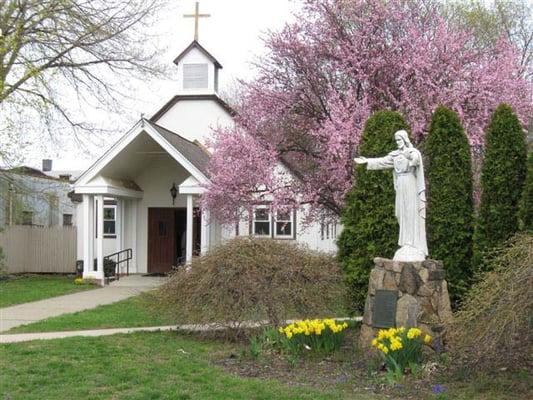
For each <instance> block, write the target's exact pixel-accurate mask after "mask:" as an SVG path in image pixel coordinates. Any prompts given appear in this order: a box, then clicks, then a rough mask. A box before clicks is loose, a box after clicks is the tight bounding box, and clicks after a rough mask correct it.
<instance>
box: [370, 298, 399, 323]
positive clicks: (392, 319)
mask: <svg viewBox="0 0 533 400" xmlns="http://www.w3.org/2000/svg"><path fill="white" fill-rule="evenodd" d="M397 301H398V291H397V290H376V296H375V297H374V312H373V313H372V326H373V327H374V328H393V327H395V326H396V302H397Z"/></svg>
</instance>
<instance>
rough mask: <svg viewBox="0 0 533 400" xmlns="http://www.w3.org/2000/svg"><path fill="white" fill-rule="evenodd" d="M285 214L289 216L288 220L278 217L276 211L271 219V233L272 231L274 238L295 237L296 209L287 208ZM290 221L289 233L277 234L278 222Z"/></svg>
mask: <svg viewBox="0 0 533 400" xmlns="http://www.w3.org/2000/svg"><path fill="white" fill-rule="evenodd" d="M287 215H288V217H289V219H288V220H286V219H282V220H280V219H278V212H276V216H275V218H274V219H273V223H272V225H273V229H272V233H273V237H274V239H296V230H295V229H296V228H295V227H296V210H289V211H287ZM287 222H288V223H290V224H291V229H290V233H289V234H288V235H280V234H278V223H287Z"/></svg>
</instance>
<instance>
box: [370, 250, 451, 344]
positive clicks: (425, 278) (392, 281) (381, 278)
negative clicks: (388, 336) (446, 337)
mask: <svg viewBox="0 0 533 400" xmlns="http://www.w3.org/2000/svg"><path fill="white" fill-rule="evenodd" d="M374 265H375V266H374V268H373V269H372V271H371V272H370V279H369V282H368V295H367V297H366V303H365V311H364V316H363V324H362V326H361V334H360V342H361V346H363V347H366V348H368V347H369V346H370V343H371V341H372V339H373V338H374V337H375V335H376V333H377V331H378V330H379V329H386V327H384V326H381V327H379V326H376V321H377V320H378V319H379V318H376V316H375V315H374V311H375V308H377V307H376V304H375V300H376V291H378V290H390V291H395V292H397V301H396V313H395V318H394V319H395V320H394V321H392V325H395V327H400V326H404V327H409V328H412V327H418V328H420V329H422V331H424V332H425V333H428V334H430V335H431V336H432V337H433V338H434V341H433V343H434V347H442V335H443V333H444V331H445V326H446V324H447V323H448V322H449V321H450V320H451V318H452V310H451V307H450V297H449V295H448V284H447V283H446V280H445V271H444V268H443V265H442V262H441V261H436V260H425V261H416V262H404V261H393V260H389V259H386V258H375V259H374ZM436 350H439V349H438V348H436Z"/></svg>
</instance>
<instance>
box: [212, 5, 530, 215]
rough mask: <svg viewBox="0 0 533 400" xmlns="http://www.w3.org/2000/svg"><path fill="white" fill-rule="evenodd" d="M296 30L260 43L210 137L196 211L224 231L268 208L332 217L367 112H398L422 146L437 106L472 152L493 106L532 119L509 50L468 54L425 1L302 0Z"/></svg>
mask: <svg viewBox="0 0 533 400" xmlns="http://www.w3.org/2000/svg"><path fill="white" fill-rule="evenodd" d="M296 21H297V22H296V23H293V24H290V25H287V26H285V28H284V29H283V30H281V31H280V32H273V33H270V34H269V36H268V38H267V39H266V46H267V48H268V50H269V53H268V55H267V56H266V57H265V58H264V59H263V60H262V61H261V63H260V64H259V65H258V69H259V74H258V77H257V78H256V79H255V81H253V82H249V83H246V84H245V85H244V89H243V95H242V98H241V104H240V106H239V107H238V109H237V113H238V115H237V117H236V124H235V127H234V128H232V129H225V130H220V131H218V132H216V134H215V139H214V141H213V144H212V145H213V148H214V154H213V157H212V160H211V163H210V173H211V184H210V185H209V187H208V192H207V194H206V195H205V196H204V198H203V201H204V205H205V206H207V207H209V208H210V209H211V210H213V212H214V213H215V215H216V216H217V218H219V219H220V220H222V221H226V222H229V221H234V220H235V219H236V218H237V217H238V215H239V212H242V211H243V210H246V205H250V204H254V202H258V201H265V200H268V201H269V202H271V203H270V204H271V205H272V207H273V208H274V209H276V208H280V207H281V208H283V207H285V206H287V205H301V204H302V203H306V204H309V205H310V207H308V210H309V214H308V218H309V219H310V220H311V219H313V218H315V217H317V216H318V215H322V216H323V215H324V213H326V214H328V213H329V214H330V215H338V214H339V213H340V210H341V208H342V205H343V199H344V195H345V194H346V192H347V191H348V190H349V189H350V187H351V185H352V168H353V164H352V158H353V156H354V154H355V153H356V152H357V146H358V143H359V139H360V137H361V132H362V128H363V125H364V122H365V120H366V118H367V117H368V116H369V114H370V113H371V112H373V111H375V110H378V109H385V108H386V109H392V110H397V111H400V112H401V113H402V114H403V115H404V117H405V118H406V120H407V121H408V123H409V124H410V126H411V128H412V136H413V137H414V139H415V141H416V142H420V141H421V139H422V138H423V137H424V135H425V134H426V133H427V126H428V123H429V121H430V119H431V114H432V112H433V111H434V109H435V108H436V107H437V106H438V105H441V104H442V105H446V106H448V107H450V108H452V109H454V110H455V111H457V112H458V114H459V116H460V117H461V118H462V120H463V124H464V126H465V129H466V131H467V134H468V138H469V140H470V143H471V145H472V146H478V147H479V146H482V145H483V130H484V128H485V126H486V124H487V123H488V121H489V116H490V114H491V112H492V111H493V110H494V109H495V108H496V106H497V105H498V104H500V103H502V102H506V103H508V104H510V105H511V106H512V107H513V108H514V109H515V110H516V112H517V114H518V115H519V116H520V118H521V120H522V122H523V123H525V122H526V121H525V119H526V117H527V116H528V115H530V114H531V112H532V111H533V108H532V104H531V95H532V91H531V83H528V82H527V81H526V80H524V79H523V78H520V77H519V75H518V71H519V63H518V57H517V54H516V52H515V48H514V47H513V46H512V45H510V44H509V43H508V42H506V41H505V40H503V39H502V40H501V41H500V42H499V43H498V44H497V45H496V46H494V48H491V49H483V50H481V49H476V47H475V46H474V45H473V39H472V35H471V34H469V33H468V32H465V31H459V30H457V28H453V27H452V26H451V25H449V24H448V23H447V22H446V20H444V19H443V18H442V17H441V16H440V15H439V12H438V6H437V4H436V3H434V2H433V1H431V0H426V1H422V0H420V1H412V0H411V1H409V0H387V1H383V0H305V1H304V6H303V8H302V10H301V11H300V13H299V15H298V16H297V18H296ZM391 140H392V138H391ZM287 171H290V173H289V174H287V173H286V172H287Z"/></svg>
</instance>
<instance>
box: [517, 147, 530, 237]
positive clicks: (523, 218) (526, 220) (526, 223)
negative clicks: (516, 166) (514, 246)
mask: <svg viewBox="0 0 533 400" xmlns="http://www.w3.org/2000/svg"><path fill="white" fill-rule="evenodd" d="M520 230H525V231H529V232H532V233H533V153H529V155H528V157H527V174H526V183H525V184H524V190H523V191H522V201H521V203H520Z"/></svg>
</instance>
